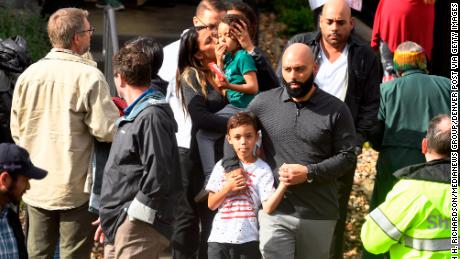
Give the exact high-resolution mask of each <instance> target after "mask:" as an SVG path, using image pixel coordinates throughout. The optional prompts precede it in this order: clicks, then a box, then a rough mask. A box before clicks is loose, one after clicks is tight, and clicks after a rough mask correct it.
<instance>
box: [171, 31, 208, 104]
mask: <svg viewBox="0 0 460 259" xmlns="http://www.w3.org/2000/svg"><path fill="white" fill-rule="evenodd" d="M205 28H206V27H205V26H196V27H190V28H189V29H188V30H187V31H186V32H184V33H183V34H182V35H181V37H180V45H179V46H180V47H179V58H178V61H177V74H176V93H177V95H178V96H181V97H183V93H182V86H181V81H182V80H184V81H185V82H186V83H187V84H188V85H190V86H191V87H192V88H193V90H194V91H195V92H198V91H201V93H202V94H203V95H204V96H205V97H206V96H207V91H206V77H207V76H208V75H209V74H208V73H209V72H208V71H209V69H208V68H207V67H206V64H202V62H201V61H200V60H198V59H197V58H196V57H195V54H196V53H198V51H200V48H199V43H198V31H200V30H202V29H205ZM194 77H196V78H198V81H199V82H200V88H198V87H196V86H195V85H193V83H192V81H191V79H192V78H194ZM182 104H184V101H183V98H182Z"/></svg>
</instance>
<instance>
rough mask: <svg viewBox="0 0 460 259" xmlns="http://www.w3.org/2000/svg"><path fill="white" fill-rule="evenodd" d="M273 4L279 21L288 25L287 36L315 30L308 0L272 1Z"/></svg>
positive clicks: (284, 32)
mask: <svg viewBox="0 0 460 259" xmlns="http://www.w3.org/2000/svg"><path fill="white" fill-rule="evenodd" d="M271 4H272V8H273V10H274V12H275V14H276V15H277V19H278V21H279V22H282V23H284V24H286V29H285V30H284V31H283V32H282V33H283V34H285V36H288V37H290V36H292V35H294V34H297V33H301V32H307V31H314V30H315V25H314V22H313V11H312V10H310V6H309V4H308V0H272V1H271Z"/></svg>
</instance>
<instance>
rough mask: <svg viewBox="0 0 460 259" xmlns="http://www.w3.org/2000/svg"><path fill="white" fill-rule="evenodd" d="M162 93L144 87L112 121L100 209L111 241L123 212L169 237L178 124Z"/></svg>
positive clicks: (176, 170) (178, 187)
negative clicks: (114, 131) (114, 126)
mask: <svg viewBox="0 0 460 259" xmlns="http://www.w3.org/2000/svg"><path fill="white" fill-rule="evenodd" d="M155 93H157V94H155ZM162 97H163V95H161V94H158V92H157V91H156V90H154V89H150V90H148V91H146V92H145V93H144V94H143V95H142V97H140V99H139V100H138V101H136V102H135V103H134V104H131V105H130V107H128V108H127V109H128V110H127V111H126V114H127V115H125V116H124V117H122V118H120V120H118V121H117V124H118V131H117V134H116V135H115V137H114V141H113V143H112V148H111V151H110V155H109V159H108V161H107V164H106V166H105V170H104V180H103V183H102V191H101V206H100V212H99V216H100V218H101V226H102V229H103V231H104V234H105V236H106V237H107V239H108V241H109V242H110V243H113V241H114V238H115V233H116V230H117V228H118V227H119V226H120V224H121V223H123V221H124V219H125V217H126V215H127V214H129V215H130V216H132V217H134V218H136V219H139V220H142V221H144V222H147V223H149V224H151V225H152V227H153V228H155V229H156V230H158V231H159V232H160V233H161V234H162V235H164V236H165V237H166V238H168V239H170V237H171V233H172V223H173V214H174V206H175V204H176V199H177V198H176V197H177V194H179V193H180V192H181V191H182V186H181V180H180V179H181V177H180V167H179V163H178V161H179V154H178V150H177V143H176V137H175V132H176V131H177V124H176V122H175V120H174V116H173V113H172V110H171V108H170V106H169V105H168V103H166V102H165V101H164V98H162ZM130 108H132V110H129V109H130Z"/></svg>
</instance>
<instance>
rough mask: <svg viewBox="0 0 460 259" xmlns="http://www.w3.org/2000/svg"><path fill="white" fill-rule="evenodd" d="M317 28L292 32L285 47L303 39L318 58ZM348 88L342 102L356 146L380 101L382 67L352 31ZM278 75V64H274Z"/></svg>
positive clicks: (368, 129) (374, 118) (368, 128)
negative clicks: (355, 135) (355, 133)
mask: <svg viewBox="0 0 460 259" xmlns="http://www.w3.org/2000/svg"><path fill="white" fill-rule="evenodd" d="M320 38H321V33H320V32H306V33H300V34H297V35H295V36H293V37H292V38H291V39H290V40H289V41H288V43H287V44H286V47H288V46H289V45H292V44H293V43H304V44H307V45H308V46H310V47H311V48H312V51H313V53H314V55H315V60H318V59H319V58H320V53H321V51H320V50H321V49H320V45H319V44H320ZM348 44H349V50H348V89H347V94H346V97H345V103H346V104H347V106H348V108H349V109H350V111H351V115H352V116H353V120H354V122H355V128H356V132H357V138H356V141H357V143H356V146H359V147H361V146H362V144H363V143H364V142H365V141H366V140H368V138H369V134H370V132H371V128H372V127H373V125H374V124H375V122H376V121H377V113H378V110H379V101H380V82H381V79H382V71H381V66H380V62H379V60H378V58H377V56H376V55H375V53H374V51H373V50H372V49H371V48H370V47H369V46H368V45H365V44H362V43H360V42H358V40H357V39H356V38H355V37H354V36H353V34H352V35H350V37H349V39H348ZM277 72H278V76H279V77H280V78H281V66H280V65H278V71H277Z"/></svg>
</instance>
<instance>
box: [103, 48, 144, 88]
mask: <svg viewBox="0 0 460 259" xmlns="http://www.w3.org/2000/svg"><path fill="white" fill-rule="evenodd" d="M112 65H113V73H114V75H116V74H120V76H121V77H122V78H123V79H124V80H126V83H128V84H129V85H131V86H148V85H149V84H150V73H151V69H150V62H149V59H148V57H147V55H146V54H145V53H143V52H142V49H141V48H139V47H138V46H124V47H123V48H121V49H120V51H118V53H116V54H115V55H114V56H113V59H112Z"/></svg>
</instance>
